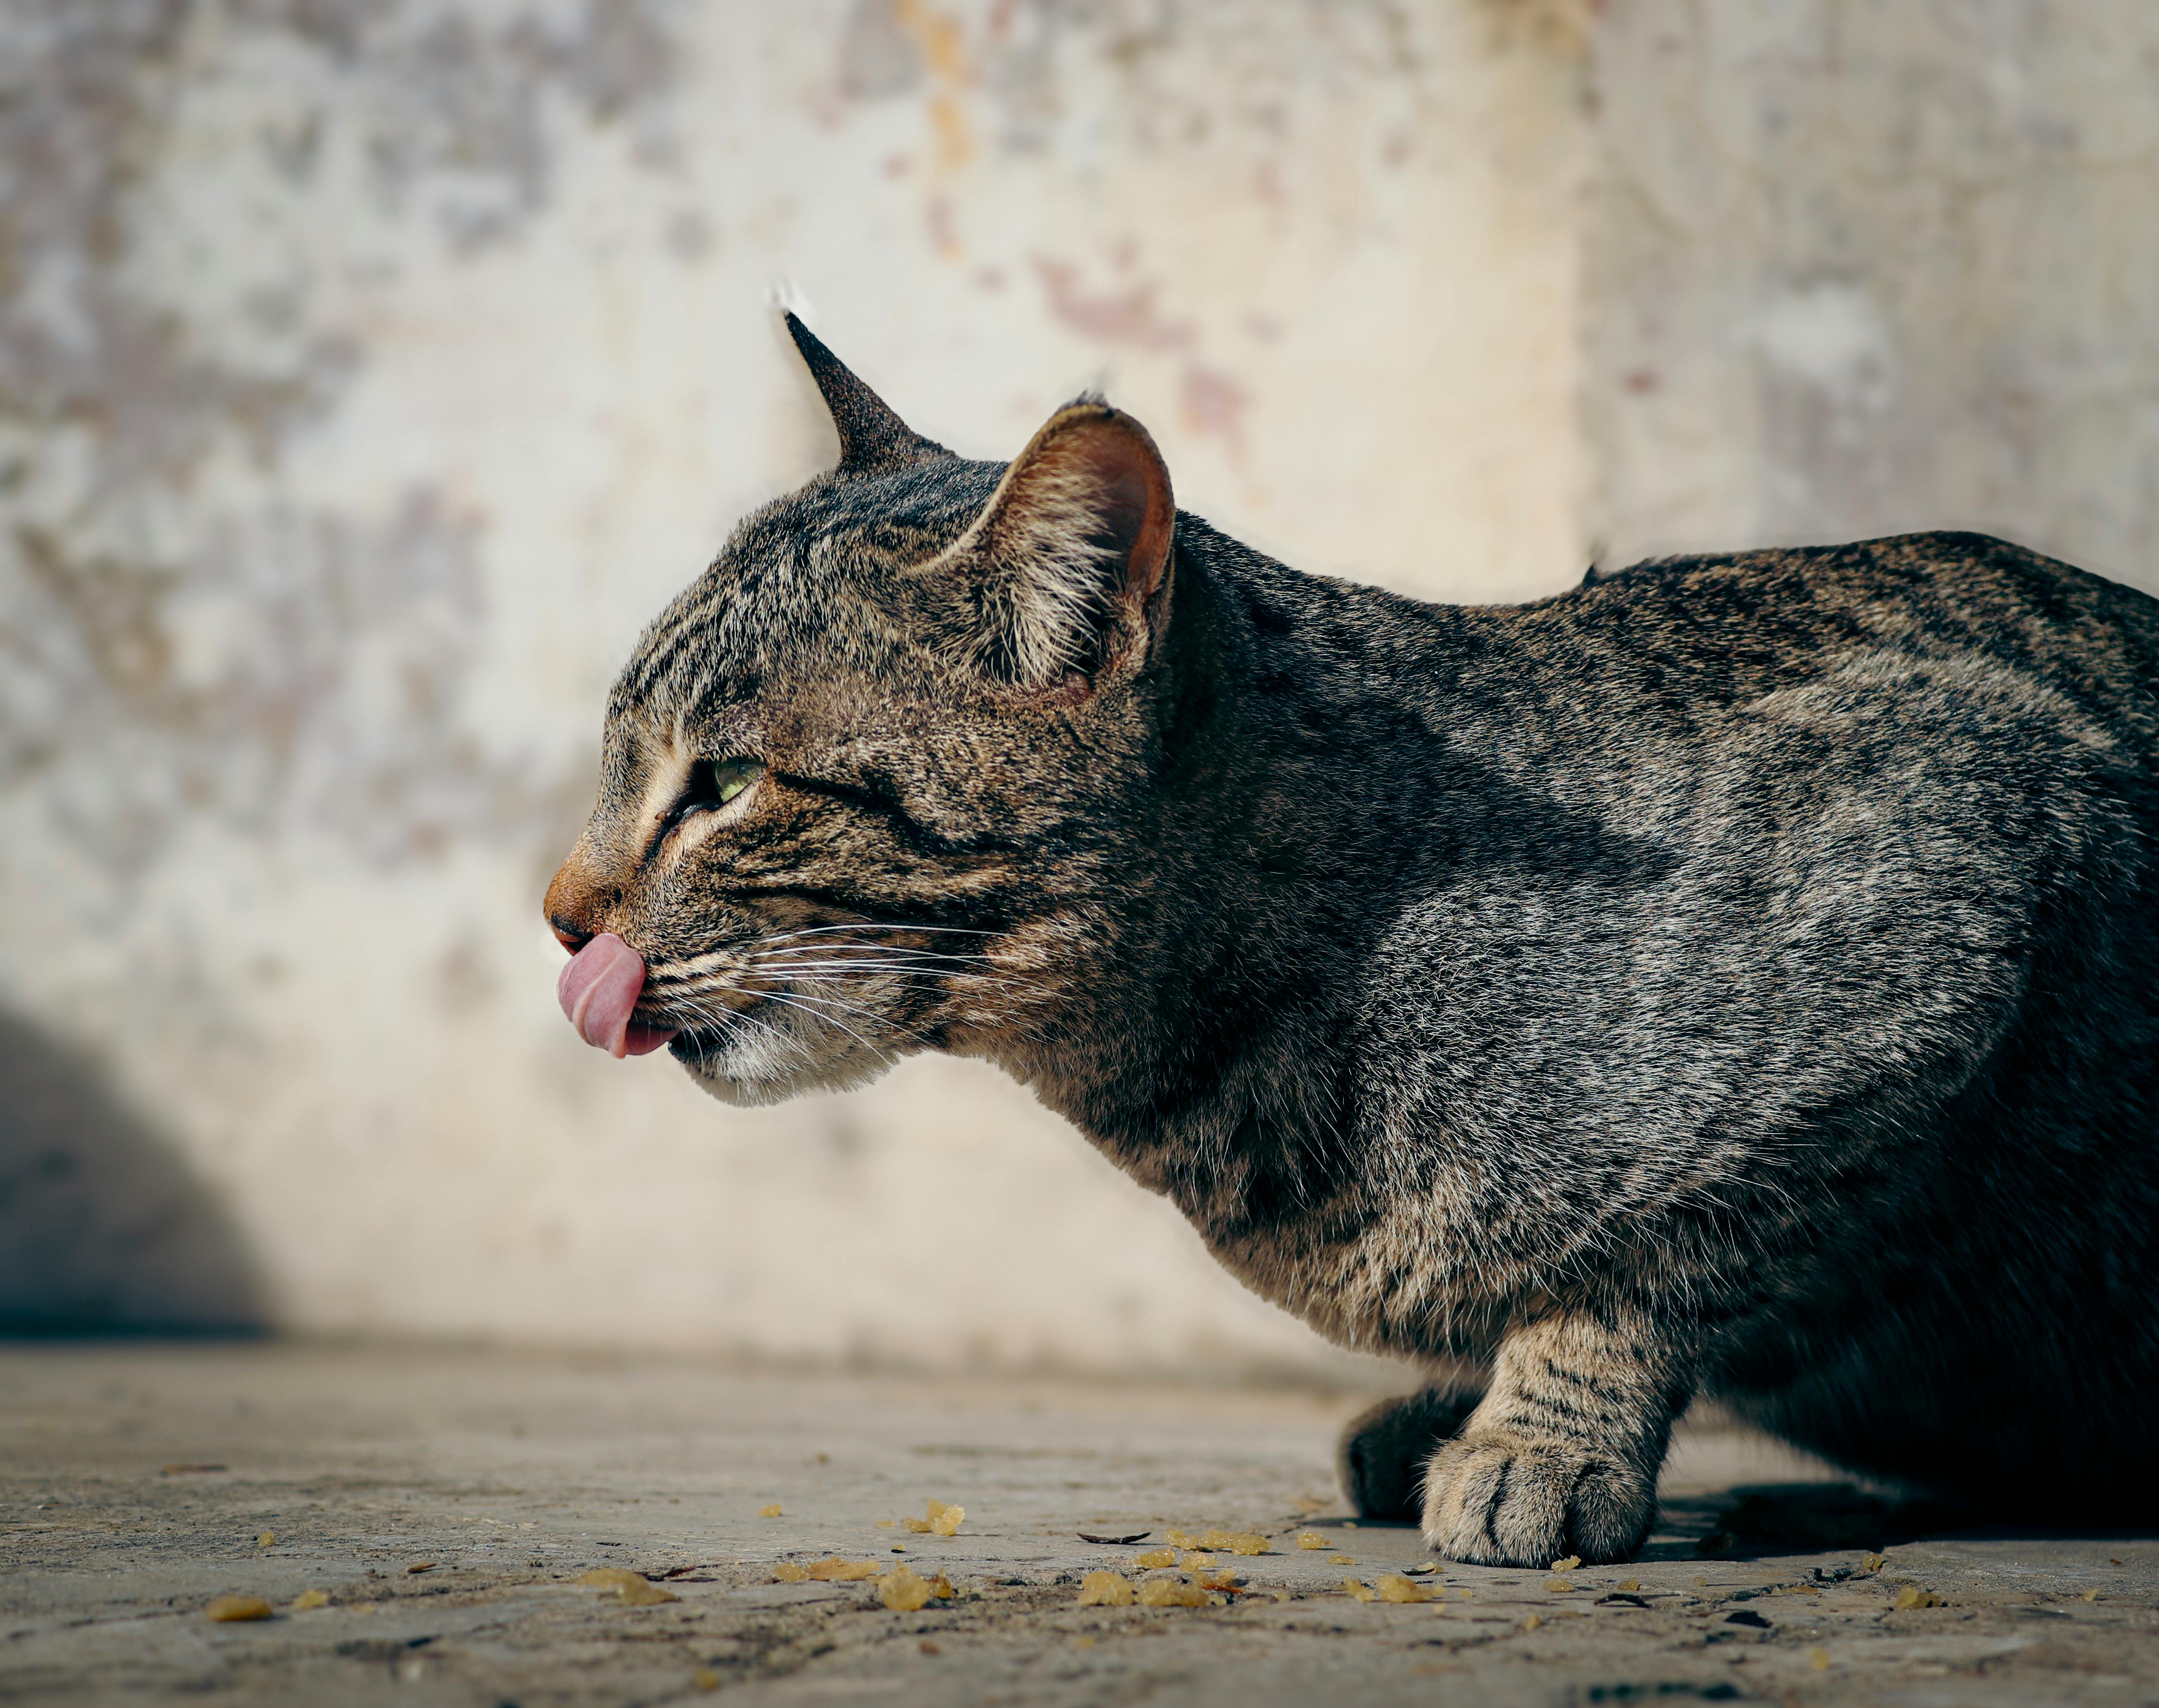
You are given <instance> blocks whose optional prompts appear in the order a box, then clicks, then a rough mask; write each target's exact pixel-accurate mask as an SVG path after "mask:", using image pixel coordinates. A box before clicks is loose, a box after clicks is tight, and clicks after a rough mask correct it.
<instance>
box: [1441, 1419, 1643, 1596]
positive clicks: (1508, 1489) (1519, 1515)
mask: <svg viewBox="0 0 2159 1708" xmlns="http://www.w3.org/2000/svg"><path fill="white" fill-rule="evenodd" d="M1656 1513H1657V1481H1656V1472H1655V1469H1654V1467H1651V1468H1650V1469H1649V1471H1647V1472H1646V1473H1645V1472H1644V1471H1643V1470H1642V1469H1641V1468H1639V1467H1635V1466H1631V1465H1628V1464H1626V1463H1624V1462H1622V1461H1620V1460H1618V1459H1617V1458H1614V1457H1611V1456H1609V1455H1607V1454H1602V1453H1600V1452H1597V1450H1596V1449H1595V1448H1594V1447H1591V1446H1590V1445H1588V1444H1587V1443H1585V1442H1577V1441H1566V1440H1561V1439H1552V1440H1541V1439H1532V1438H1525V1437H1523V1436H1514V1435H1503V1434H1499V1433H1498V1432H1496V1431H1481V1430H1480V1431H1476V1432H1474V1433H1472V1434H1470V1435H1467V1436H1463V1437H1462V1438H1461V1439H1459V1440H1457V1441H1448V1442H1447V1443H1446V1444H1445V1445H1444V1446H1442V1447H1441V1448H1440V1449H1439V1451H1438V1452H1436V1453H1434V1454H1433V1455H1432V1462H1431V1463H1430V1464H1429V1465H1427V1466H1426V1468H1425V1497H1424V1536H1425V1540H1426V1542H1427V1543H1429V1544H1430V1545H1431V1546H1432V1548H1433V1549H1434V1550H1437V1552H1439V1553H1441V1554H1443V1555H1446V1556H1447V1558H1448V1559H1450V1560H1467V1561H1468V1562H1469V1563H1470V1564H1471V1565H1473V1566H1549V1565H1551V1562H1552V1561H1553V1560H1564V1559H1566V1557H1567V1556H1568V1555H1580V1556H1581V1558H1582V1562H1583V1563H1584V1564H1585V1565H1590V1566H1596V1565H1602V1564H1606V1563H1608V1562H1610V1561H1612V1560H1625V1559H1627V1558H1628V1557H1629V1556H1631V1555H1633V1554H1634V1552H1635V1551H1636V1550H1639V1548H1640V1547H1641V1545H1642V1544H1643V1543H1644V1542H1645V1541H1646V1540H1649V1525H1650V1523H1651V1521H1652V1520H1653V1519H1654V1518H1655V1517H1656Z"/></svg>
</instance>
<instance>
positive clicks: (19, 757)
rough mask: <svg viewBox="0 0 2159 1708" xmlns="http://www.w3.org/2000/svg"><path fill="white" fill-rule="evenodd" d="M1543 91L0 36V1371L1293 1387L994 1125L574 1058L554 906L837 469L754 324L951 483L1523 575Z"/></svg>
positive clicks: (1096, 1207)
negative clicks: (14, 1091)
mask: <svg viewBox="0 0 2159 1708" xmlns="http://www.w3.org/2000/svg"><path fill="white" fill-rule="evenodd" d="M1586 53H1587V44H1586V41H1585V40H1584V39H1583V36H1582V32H1581V30H1580V28H1579V27H1578V23H1577V18H1576V13H1575V11H1574V9H1573V8H1571V6H1570V5H1568V4H1566V3H1562V0H1549V3H1547V0H1426V3H1422V4H1416V5H1393V4H1382V3H1378V0H1369V3H1365V0H1341V3H1322V0H1306V3H1297V0H1264V3H1247V0H1214V3H1201V0H1189V3H1185V4H1173V3H1170V0H1159V3H1143V0H1126V3H1109V0H1105V3H1077V0H995V3H991V0H984V3H980V4H975V5H966V6H960V5H936V4H931V3H929V0H848V3H836V0H833V3H790V4H788V5H785V6H774V5H764V4H758V3H754V0H711V3H704V4H695V3H690V0H501V3H483V0H111V3H99V4H96V5H85V4H82V3H80V0H14V3H12V4H11V5H9V6H8V7H7V8H4V9H0V917H4V919H6V922H7V923H6V926H5V929H4V931H0V1021H4V1022H5V1023H6V1027H8V1028H12V1029H9V1030H7V1031H6V1033H5V1036H6V1038H7V1039H8V1040H13V1041H15V1042H13V1043H10V1050H11V1051H12V1052H13V1053H12V1054H10V1055H9V1056H8V1058H7V1059H8V1060H14V1061H20V1060H27V1059H29V1058H31V1057H37V1058H40V1059H42V1058H44V1057H45V1056H48V1055H49V1056H50V1057H51V1058H52V1059H53V1060H54V1061H61V1060H62V1059H63V1058H64V1060H65V1072H60V1071H58V1070H55V1071H54V1072H52V1073H46V1074H42V1075H41V1077H40V1078H39V1079H38V1084H39V1086H41V1087H44V1088H45V1089H44V1090H41V1091H40V1093H39V1098H40V1101H39V1102H38V1105H37V1109H36V1110H34V1111H33V1112H31V1113H26V1112H25V1111H26V1110H28V1108H29V1105H28V1103H27V1102H25V1101H24V1100H23V1098H22V1097H20V1096H17V1097H15V1098H14V1100H13V1101H12V1102H8V1103H5V1104H0V1256H4V1259H5V1260H0V1289H4V1296H0V1316H8V1317H13V1318H16V1319H18V1320H54V1321H57V1320H63V1319H66V1320H80V1319H83V1318H85V1317H90V1318H96V1317H106V1318H109V1319H111V1320H127V1321H218V1320H245V1319H250V1318H256V1317H266V1318H267V1319H268V1320H271V1321H274V1322H278V1323H282V1324H285V1325H288V1326H293V1327H296V1328H306V1329H312V1330H329V1331H340V1330H370V1331H373V1330H387V1331H420V1332H426V1333H445V1334H487V1335H501V1336H508V1337H514V1338H527V1339H542V1340H545V1339H557V1340H583V1341H593V1340H601V1341H620V1342H624V1343H643V1344H676V1345H684V1346H704V1347H732V1348H750V1349H756V1350H761V1351H764V1352H768V1353H781V1354H790V1355H795V1354H800V1355H815V1356H867V1357H877V1358H885V1359H907V1360H917V1361H925V1362H929V1363H934V1364H948V1365H949V1364H960V1363H965V1362H968V1361H978V1362H991V1363H1005V1364H1021V1363H1028V1362H1036V1361H1044V1362H1058V1363H1064V1364H1079V1365H1094V1366H1100V1367H1126V1368H1130V1367H1135V1366H1147V1365H1154V1366H1162V1365H1171V1364H1186V1365H1189V1364H1193V1363H1194V1362H1198V1363H1201V1364H1219V1365H1224V1366H1228V1365H1250V1364H1258V1363H1266V1362H1268V1361H1288V1362H1292V1363H1299V1364H1304V1365H1306V1366H1307V1367H1309V1366H1310V1365H1311V1364H1312V1362H1313V1361H1314V1360H1315V1359H1319V1358H1320V1357H1321V1353H1320V1352H1319V1351H1318V1348H1317V1346H1316V1343H1314V1342H1312V1340H1311V1338H1309V1337H1308V1336H1307V1335H1306V1334H1305V1333H1304V1332H1303V1331H1302V1330H1301V1329H1299V1328H1296V1327H1295V1326H1294V1325H1292V1324H1291V1323H1290V1322H1287V1319H1285V1318H1283V1317H1280V1316H1279V1315H1278V1314H1277V1313H1276V1312H1272V1311H1271V1309H1269V1308H1267V1307H1263V1306H1261V1305H1260V1304H1259V1303H1258V1302H1256V1301H1254V1300H1252V1299H1250V1297H1248V1296H1246V1295H1245V1294H1244V1293H1242V1292H1241V1291H1240V1290H1239V1289H1238V1288H1237V1287H1236V1286H1235V1284H1234V1283H1232V1282H1230V1281H1229V1280H1227V1279H1226V1278H1225V1277H1224V1276H1222V1275H1221V1274H1220V1273H1219V1271H1216V1270H1215V1268H1214V1265H1212V1264H1211V1262H1209V1260H1207V1259H1206V1257H1205V1256H1204V1254H1203V1253H1202V1252H1201V1251H1200V1250H1199V1246H1198V1244H1197V1241H1196V1240H1194V1239H1193V1236H1192V1235H1191V1234H1189V1233H1188V1230H1186V1229H1185V1228H1184V1227H1183V1224H1182V1223H1181V1222H1180V1221H1179V1220H1178V1219H1177V1218H1176V1217H1175V1215H1174V1214H1173V1213H1172V1212H1170V1211H1169V1210H1168V1209H1167V1207H1166V1206H1164V1205H1163V1204H1162V1203H1158V1202H1157V1201H1155V1200H1152V1199H1150V1198H1147V1197H1146V1196H1145V1195H1144V1194H1142V1193H1140V1192H1139V1191H1138V1190H1137V1189H1136V1188H1133V1187H1131V1185H1130V1184H1129V1183H1126V1182H1125V1181H1124V1180H1123V1179H1122V1178H1121V1177H1119V1176H1117V1175H1116V1173H1115V1172H1113V1171H1111V1169H1110V1168H1109V1167H1107V1166H1106V1165H1105V1164H1104V1163H1102V1162H1100V1160H1099V1159H1098V1158H1096V1157H1095V1156H1094V1155H1093V1153H1092V1152H1090V1150H1089V1149H1088V1148H1087V1147H1086V1146H1085V1145H1084V1144H1083V1143H1082V1142H1081V1141H1080V1140H1079V1139H1078V1138H1077V1137H1076V1136H1074V1135H1073V1134H1072V1133H1070V1132H1069V1131H1067V1130H1065V1129H1064V1128H1063V1127H1062V1126H1060V1125H1059V1123H1057V1122H1055V1121H1053V1120H1051V1119H1050V1118H1048V1116H1046V1115H1043V1113H1042V1112H1040V1111H1039V1110H1038V1109H1037V1108H1036V1107H1035V1106H1034V1105H1033V1103H1032V1102H1031V1100H1029V1099H1028V1097H1027V1096H1026V1095H1024V1094H1023V1093H1021V1092H1019V1091H1018V1090H1017V1089H1014V1088H1013V1087H1012V1086H1011V1085H1009V1084H1005V1083H1003V1082H1002V1081H1001V1080H999V1079H997V1078H996V1076H994V1075H993V1074H989V1073H987V1072H986V1071H985V1070H981V1069H978V1068H976V1067H974V1066H972V1065H969V1064H954V1063H949V1062H943V1061H925V1062H922V1063H919V1064H914V1065H912V1066H910V1067H909V1068H908V1069H903V1071H902V1072H900V1073H899V1074H896V1075H894V1076H893V1078H891V1079H888V1080H887V1081H886V1082H884V1083H883V1084H881V1085H879V1086H878V1087H877V1088H875V1089H873V1090H872V1091H869V1092H867V1093H864V1094H861V1095H856V1096H852V1097H848V1098H834V1099H820V1100H808V1101H805V1102H802V1103H799V1104H796V1105H789V1106H787V1107H785V1108H783V1109H780V1110H774V1111H768V1112H741V1111H733V1110H725V1109H722V1108H720V1107H719V1106H717V1105H714V1104H712V1103H711V1102H710V1101H709V1100H706V1099H704V1098H703V1097H702V1096H700V1095H697V1094H696V1092H694V1091H693V1090H692V1089H691V1088H690V1087H689V1086H688V1085H687V1084H686V1083H685V1082H684V1080H683V1079H681V1076H680V1074H678V1073H677V1072H676V1070H674V1069H672V1068H671V1067H670V1065H669V1064H666V1063H665V1060H664V1058H662V1059H658V1060H648V1061H645V1062H640V1063H636V1064H627V1065H624V1064H611V1063H608V1062H607V1061H605V1060H603V1058H599V1057H598V1056H597V1055H596V1054H594V1053H592V1052H590V1051H588V1050H585V1049H583V1048H581V1047H579V1046H578V1045H577V1043H576V1042H575V1040H574V1038H572V1034H571V1033H570V1031H569V1028H568V1027H566V1026H565V1025H563V1024H562V1021H561V1019H560V1017H559V1016H558V1015H557V1012H555V1007H554V1003H553V1000H552V995H551V986H552V981H553V978H554V975H555V972H556V970H557V965H558V964H559V951H557V950H556V949H555V948H554V946H553V945H552V944H551V942H550V941H549V940H548V939H547V937H546V933H545V931H544V930H543V929H542V928H541V924H540V920H539V916H538V898H539V895H540V893H541V888H542V886H543V885H544V883H545V881H546V875H547V873H548V872H549V871H550V870H551V867H552V866H553V864H554V862H555V861H556V860H557V858H558V857H559V856H560V854H561V853H562V851H563V850H564V849H565V848H566V847H567V845H568V842H569V841H570V839H571V837H572V835H573V834H574V831H575V827H576V825H577V822H578V820H579V819H580V817H581V816H582V810H583V808H584V805H585V804H586V801H587V799H588V788H589V784H590V780H591V776H592V772H593V762H594V756H595V753H596V749H597V738H598V716H599V709H600V705H601V700H602V696H603V692H604V690H605V686H606V685H607V682H608V680H609V678H610V677H611V675H612V674H613V672H614V669H615V668H616V666H617V665H618V664H619V661H620V660H621V659H622V658H623V657H624V655H625V654H626V652H627V650H628V648H629V644H630V641H631V639H632V638H633V637H634V634H635V633H636V631H637V629H639V626H640V625H641V624H643V623H644V622H645V619H647V618H648V617H649V616H650V614H651V613H653V612H654V611H655V609H656V608H658V607H659V605H660V603H661V602H662V601H663V600H664V599H665V598H667V597H668V596H669V595H670V593H673V592H674V591H675V590H676V588H677V587H679V586H680V585H681V584H682V583H683V582H685V581H686V580H687V579H688V578H689V577H690V576H691V574H692V573H693V572H695V571H696V568H697V567H698V566H699V565H700V564H702V562H704V561H705V560H706V559H707V557H708V556H710V554H711V552H712V549H713V547H714V546H716V545H717V542H718V541H719V540H720V539H721V538H722V536H723V535H724V533H725V531H726V530H727V527H728V525H730V524H731V522H732V520H733V519H734V518H735V517H736V516H737V515H739V514H740V513H741V512H742V511H743V510H745V509H747V508H748V507H749V506H750V505H753V504H755V503H757V502H758V501H760V500H761V499H764V498H765V497H767V496H769V495H770V494H773V493H774V492H776V491H778V490H780V489H784V488H786V487H788V486H790V485H792V484H795V483H796V482H797V481H799V480H800V479H802V478H803V477H804V476H805V475H806V474H809V473H810V472H811V471H812V470H813V469H815V468H816V467H818V466H819V465H820V463H821V462H823V461H825V460H826V459H828V458H829V457H830V456H831V443H830V434H829V429H828V428H826V427H825V426H824V425H823V423H822V422H821V420H820V418H819V417H818V414H817V411H816V410H815V406H814V401H813V398H812V396H811V394H810V392H809V391H808V389H807V387H806V385H805V382H804V381H803V380H802V378H801V377H800V375H799V373H798V372H797V370H796V369H795V365H794V363H793V360H792V357H791V356H790V355H789V354H788V353H787V352H786V351H785V350H784V347H783V346H782V345H781V344H780V343H779V341H778V340H777V339H776V338H775V337H774V333H773V330H772V328H771V325H770V322H769V315H768V313H767V312H766V309H765V303H766V300H767V298H768V296H769V292H771V290H772V288H773V287H774V282H775V281H776V280H784V281H788V282H791V286H792V287H793V288H795V289H796V290H798V291H799V292H800V293H801V294H802V296H803V297H804V298H806V299H807V301H808V303H810V305H812V306H813V308H814V309H815V317H814V318H815V320H816V323H817V324H818V325H819V327H820V329H821V330H822V331H823V333H824V334H826V336H827V337H828V338H829V339H831V341H832V342H833V343H834V344H835V345H836V347H837V348H838V349H840V350H841V352H842V354H843V355H846V356H847V358H848V359H849V360H852V361H853V362H855V363H856V364H857V366H858V367H859V368H860V369H861V370H862V371H863V372H864V374H865V375H867V377H869V378H870V379H871V380H872V382H873V383H875V384H877V385H878V386H880V387H881V388H883V390H884V391H886V393H887V395H888V396H889V397H890V398H891V399H892V400H893V401H894V402H895V403H896V404H897V405H898V406H899V407H901V408H902V409H903V411H906V412H907V413H908V414H909V417H911V418H912V419H913V420H914V422H916V423H917V424H918V425H919V426H920V427H922V428H923V429H924V431H926V432H930V433H933V434H935V436H936V437H940V438H941V439H944V440H945V441H946V442H947V443H951V444H953V445H955V447H957V448H960V449H962V450H964V451H966V452H968V453H974V454H981V455H993V456H994V455H1007V454H1009V453H1011V452H1012V450H1013V449H1015V448H1017V446H1018V445H1020V444H1021V443H1023V442H1024V440H1025V439H1026V437H1028V433H1029V432H1031V431H1032V429H1033V427H1035V426H1036V425H1037V424H1038V422H1039V421H1040V420H1041V419H1042V418H1043V416H1045V415H1046V414H1047V413H1048V411H1049V410H1050V409H1051V408H1052V407H1053V406H1055V405H1056V404H1057V403H1058V402H1059V401H1061V400H1063V399H1064V397H1066V396H1069V395H1070V394H1071V393H1072V392H1073V391H1075V390H1077V389H1079V388H1080V386H1085V385H1088V384H1098V383H1104V384H1106V385H1107V386H1108V388H1109V389H1110V391H1111V393H1112V395H1113V396H1116V398H1117V399H1118V400H1119V401H1121V402H1123V403H1125V404H1126V405H1127V406H1130V407H1131V408H1132V409H1134V410H1135V411H1136V412H1137V413H1138V414H1139V415H1141V416H1142V418H1143V419H1145V420H1147V422H1149V423H1150V425H1151V426H1152V427H1153V428H1154V429H1155V431H1156V432H1157V435H1158V437H1160V438H1161V440H1162V443H1163V446H1164V448H1165V450H1166V453H1167V454H1168V458H1169V462H1170V464H1171V467H1172V468H1173V472H1174V474H1175V476H1176V478H1177V480H1178V486H1179V492H1180V496H1181V498H1182V499H1183V501H1184V503H1185V504H1186V505H1188V507H1190V508H1193V509H1196V510H1199V511H1200V512H1202V513H1203V514H1205V515H1209V517H1210V518H1212V519H1213V520H1215V521H1217V522H1218V523H1219V524H1221V525H1224V526H1225V527H1227V528H1229V529H1230V530H1231V531H1234V532H1238V533H1240V534H1242V535H1244V536H1246V537H1248V538H1250V539H1251V540H1253V541H1255V542H1256V543H1257V544H1260V545H1261V546H1266V547H1267V548H1269V549H1271V550H1273V551H1276V552H1278V553H1280V554H1281V555H1282V556H1286V557H1287V558H1288V559H1289V560H1290V561H1292V562H1296V563H1298V564H1300V565H1302V566H1304V567H1309V568H1313V569H1321V570H1328V571H1333V572H1342V573H1347V574H1352V575H1358V576H1364V577H1370V578H1374V579H1377V580H1380V581H1383V582H1388V583H1390V584H1391V585H1394V586H1396V587H1402V588H1405V589H1408V590H1411V591H1415V592H1419V593H1426V594H1429V595H1434V596H1440V597H1455V598H1503V597H1518V596H1522V595H1526V594H1532V593H1542V592H1546V591H1551V590H1553V589H1556V588H1557V587H1561V586H1564V585H1566V583H1568V582H1571V580H1572V579H1574V578H1575V577H1577V575H1578V573H1579V571H1580V567H1581V564H1582V561H1583V559H1582V551H1583V544H1582V533H1581V523H1580V517H1581V494H1582V489H1583V486H1584V481H1585V477H1584V474H1583V468H1582V457H1581V449H1580V436H1579V434H1578V432H1577V430H1576V426H1575V411H1576V402H1577V385H1578V380H1579V374H1578V367H1579V360H1578V356H1577V329H1578V326H1579V323H1580V306H1579V303H1578V292H1579V277H1578V271H1579V268H1578V263H1579V257H1580V254H1581V250H1582V217H1581V189H1582V184H1583V182H1584V180H1585V174H1586V167H1587V159H1588V134H1587V119H1586V113H1585V108H1584V106H1583V104H1582V88H1583V77H1584V74H1585V70H1586V65H1587V60H1586ZM26 1052H27V1054H26ZM13 1083H15V1084H20V1083H23V1082H21V1081H19V1080H18V1081H15V1082H13ZM70 1088H72V1089H70ZM4 1095H7V1093H6V1092H5V1091H4V1090H0V1096H4ZM70 1099H73V1100H75V1101H74V1102H73V1103H70V1101H69V1100H70ZM77 1105H80V1106H79V1107H77ZM71 1111H72V1112H71ZM56 1230H59V1231H58V1232H56ZM63 1235H64V1236H65V1237H63ZM205 1277H207V1278H208V1279H205Z"/></svg>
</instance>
